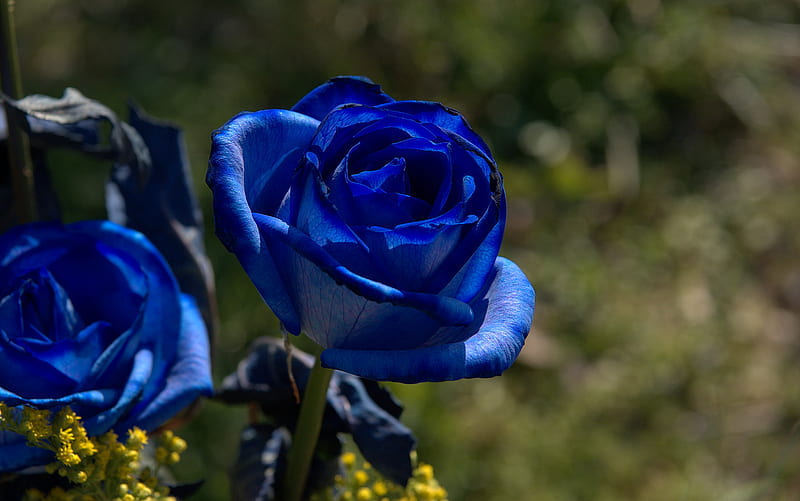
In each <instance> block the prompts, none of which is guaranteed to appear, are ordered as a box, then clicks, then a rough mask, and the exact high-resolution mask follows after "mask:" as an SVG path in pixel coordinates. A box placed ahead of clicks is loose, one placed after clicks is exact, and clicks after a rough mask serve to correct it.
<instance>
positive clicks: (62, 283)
mask: <svg viewBox="0 0 800 501" xmlns="http://www.w3.org/2000/svg"><path fill="white" fill-rule="evenodd" d="M211 389H212V385H211V374H210V367H209V346H208V337H207V334H206V328H205V324H204V323H203V320H202V318H201V316H200V312H199V310H198V309H197V306H196V305H195V302H194V300H193V299H192V298H191V297H190V296H187V295H185V294H181V292H180V291H179V290H178V285H177V282H176V281H175V278H174V277H173V275H172V272H171V271H170V269H169V267H168V266H167V264H166V262H165V261H164V259H163V258H162V257H161V255H160V254H159V252H158V251H157V250H156V248H155V247H154V246H153V245H152V244H151V243H150V242H149V241H148V240H147V239H146V238H145V237H144V236H143V235H142V234H140V233H138V232H135V231H133V230H129V229H126V228H124V227H122V226H118V225H116V224H113V223H110V222H101V221H90V222H80V223H74V224H70V225H67V226H62V225H58V224H44V223H40V224H32V225H26V226H19V227H15V228H13V229H12V230H10V231H8V232H6V233H4V234H3V235H0V401H3V402H5V403H6V404H8V405H10V406H17V405H27V406H32V407H36V408H59V407H62V406H65V405H69V406H71V407H72V409H73V410H74V411H75V412H76V413H78V415H80V416H81V417H83V420H84V424H85V425H86V428H87V430H88V431H89V433H90V434H91V435H96V434H100V433H103V432H105V431H107V430H109V429H112V428H114V429H116V430H117V431H118V432H125V431H127V430H128V429H129V428H131V427H132V426H139V427H140V428H143V429H146V430H152V429H153V428H155V427H157V426H159V425H161V424H163V423H164V422H165V421H167V420H168V419H169V418H171V417H172V416H174V415H175V414H176V413H178V412H179V411H180V410H181V409H183V408H184V407H186V406H187V405H188V404H190V403H191V402H192V401H194V400H195V398H197V397H198V396H199V395H201V394H206V395H207V394H209V393H210V392H211ZM49 459H50V456H49V455H48V453H47V452H45V451H43V450H42V449H37V448H32V447H27V446H26V445H25V442H24V439H23V438H22V437H21V436H20V435H16V434H12V433H10V432H0V471H13V470H17V469H20V468H23V467H26V466H31V465H35V464H42V463H44V462H47V461H48V460H49Z"/></svg>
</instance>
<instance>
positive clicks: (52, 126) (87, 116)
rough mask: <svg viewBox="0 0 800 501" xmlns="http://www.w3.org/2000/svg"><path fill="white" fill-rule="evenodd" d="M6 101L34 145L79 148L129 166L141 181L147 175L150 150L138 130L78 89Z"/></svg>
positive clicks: (12, 116)
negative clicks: (59, 95) (58, 93)
mask: <svg viewBox="0 0 800 501" xmlns="http://www.w3.org/2000/svg"><path fill="white" fill-rule="evenodd" d="M4 101H5V104H6V111H7V113H8V115H9V116H8V119H9V120H15V121H16V123H17V124H19V125H20V126H21V127H23V128H24V129H25V130H26V131H27V132H28V134H29V135H30V139H31V145H32V146H36V147H40V148H45V149H48V148H54V147H70V148H75V149H78V150H80V151H83V152H86V153H89V154H92V155H95V156H98V157H101V158H106V159H108V160H113V161H114V163H115V164H117V165H119V166H127V167H128V168H130V169H132V170H133V171H134V172H135V173H136V176H137V178H138V180H139V181H140V182H142V181H144V179H146V178H147V174H148V173H149V171H150V153H149V151H148V149H147V146H146V145H145V143H144V141H143V140H142V138H141V137H140V136H139V134H138V133H137V132H136V130H135V129H134V128H133V127H131V126H130V125H128V124H126V123H124V122H122V121H121V120H120V119H119V118H118V117H117V115H116V114H115V113H114V112H113V111H111V109H109V108H108V107H106V106H104V105H103V104H101V103H99V102H97V101H94V100H92V99H89V98H87V97H86V96H84V95H83V94H81V93H80V92H79V91H78V90H76V89H72V88H68V89H67V90H65V91H64V95H63V96H62V97H60V98H53V97H49V96H43V95H39V94H35V95H31V96H27V97H24V98H22V99H20V100H17V101H15V100H13V99H9V98H7V97H4ZM105 126H109V127H110V130H108V131H107V133H104V131H105V129H104V127H105Z"/></svg>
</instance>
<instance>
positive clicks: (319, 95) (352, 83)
mask: <svg viewBox="0 0 800 501" xmlns="http://www.w3.org/2000/svg"><path fill="white" fill-rule="evenodd" d="M393 101H394V99H392V98H391V97H389V96H388V95H386V94H384V93H383V91H382V90H381V87H380V85H377V84H375V83H373V82H372V81H371V80H370V79H368V78H364V77H336V78H331V79H330V80H328V81H327V82H325V83H324V84H322V85H320V86H319V87H317V88H316V89H314V90H312V91H311V92H309V93H308V94H306V96H305V97H303V99H301V100H300V101H299V102H298V103H297V104H295V105H294V107H292V111H296V112H298V113H302V114H304V115H308V116H310V117H313V118H316V119H317V120H322V119H323V118H325V115H327V114H328V113H330V112H331V111H333V109H334V108H336V107H338V106H341V105H343V104H366V105H370V106H374V105H378V104H384V103H390V102H393Z"/></svg>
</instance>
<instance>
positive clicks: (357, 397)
mask: <svg viewBox="0 0 800 501" xmlns="http://www.w3.org/2000/svg"><path fill="white" fill-rule="evenodd" d="M338 385H339V391H341V394H342V395H343V396H344V398H345V399H347V401H348V403H349V404H350V405H349V406H348V407H347V420H348V423H349V424H350V433H352V435H353V440H354V441H355V443H356V445H358V449H359V450H360V451H361V454H363V455H364V458H365V459H366V460H367V461H369V462H370V463H372V466H373V467H374V468H375V469H376V470H378V471H379V472H381V474H382V475H383V476H384V477H386V478H388V479H389V480H391V481H392V482H394V483H396V484H400V485H405V484H406V483H407V482H408V479H409V478H411V472H412V466H411V451H412V450H413V449H414V446H415V445H416V439H415V438H414V434H413V433H412V432H411V430H410V429H408V428H407V427H406V426H404V425H403V424H402V423H401V422H400V421H398V420H397V419H395V418H394V416H392V415H391V414H389V413H388V412H386V411H385V410H384V409H382V408H380V407H379V406H378V405H376V403H375V402H374V401H373V400H372V399H371V398H370V395H369V393H368V392H367V390H366V389H365V388H364V385H363V384H362V383H361V380H359V378H356V377H344V378H341V379H340V380H339V381H338Z"/></svg>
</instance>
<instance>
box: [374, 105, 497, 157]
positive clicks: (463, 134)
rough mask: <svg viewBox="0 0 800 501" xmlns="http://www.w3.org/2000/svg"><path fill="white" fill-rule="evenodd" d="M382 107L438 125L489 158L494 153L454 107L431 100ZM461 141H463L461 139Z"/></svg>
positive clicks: (382, 106) (457, 139)
mask: <svg viewBox="0 0 800 501" xmlns="http://www.w3.org/2000/svg"><path fill="white" fill-rule="evenodd" d="M378 107H379V108H381V109H385V110H392V111H395V112H400V113H406V114H408V115H410V116H412V117H414V118H415V119H416V120H418V121H420V122H425V123H431V124H434V125H437V126H438V127H439V128H441V129H442V130H444V131H446V132H447V133H448V135H450V136H451V137H452V138H453V139H455V140H456V141H459V138H460V139H463V140H464V141H466V142H467V143H469V144H471V145H473V146H474V147H476V148H478V149H479V150H480V151H481V152H483V153H484V154H485V155H486V156H487V157H488V158H489V159H491V158H492V153H491V151H490V150H489V147H488V146H487V145H486V143H485V142H484V141H483V139H482V138H481V137H480V136H479V135H478V134H476V133H475V131H474V130H472V127H470V125H469V124H468V123H467V121H466V120H465V119H464V117H463V116H462V115H461V114H460V113H459V112H457V111H456V110H454V109H452V108H448V107H447V106H444V105H443V104H441V103H435V102H430V101H395V102H393V103H387V104H383V105H380V106H378ZM459 142H461V141H459Z"/></svg>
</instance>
